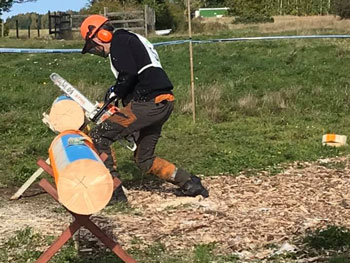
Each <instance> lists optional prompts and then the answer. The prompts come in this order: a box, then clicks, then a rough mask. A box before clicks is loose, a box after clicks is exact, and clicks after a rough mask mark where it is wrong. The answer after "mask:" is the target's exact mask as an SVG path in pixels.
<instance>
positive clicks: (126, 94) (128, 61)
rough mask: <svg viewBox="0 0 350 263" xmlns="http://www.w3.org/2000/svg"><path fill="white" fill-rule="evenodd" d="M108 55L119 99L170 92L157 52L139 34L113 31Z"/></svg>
mask: <svg viewBox="0 0 350 263" xmlns="http://www.w3.org/2000/svg"><path fill="white" fill-rule="evenodd" d="M109 58H110V62H111V70H112V72H113V73H114V75H115V77H116V80H117V81H116V84H115V88H116V89H115V90H116V94H117V96H118V98H120V99H123V101H124V100H127V101H130V100H131V99H133V100H136V101H140V100H141V101H148V100H150V99H152V98H154V97H156V96H158V95H160V94H168V93H170V94H172V92H171V90H172V89H173V85H172V83H171V81H170V80H169V78H168V76H167V74H166V73H165V71H164V70H163V68H162V66H161V64H160V60H159V57H158V53H157V51H156V50H155V49H154V47H153V45H152V44H151V43H150V42H149V41H148V40H147V39H146V38H144V37H143V36H141V35H138V34H136V33H133V32H129V31H126V30H123V29H119V30H117V31H115V32H114V33H113V39H112V42H111V48H110V54H109Z"/></svg>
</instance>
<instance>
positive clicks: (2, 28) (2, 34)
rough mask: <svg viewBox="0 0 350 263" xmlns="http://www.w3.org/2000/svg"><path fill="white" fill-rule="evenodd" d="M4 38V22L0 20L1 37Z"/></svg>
mask: <svg viewBox="0 0 350 263" xmlns="http://www.w3.org/2000/svg"><path fill="white" fill-rule="evenodd" d="M4 36H5V22H4V19H2V20H1V37H4Z"/></svg>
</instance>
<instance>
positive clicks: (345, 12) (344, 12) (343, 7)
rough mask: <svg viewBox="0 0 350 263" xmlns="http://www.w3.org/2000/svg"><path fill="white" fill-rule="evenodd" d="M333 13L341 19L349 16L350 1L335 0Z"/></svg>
mask: <svg viewBox="0 0 350 263" xmlns="http://www.w3.org/2000/svg"><path fill="white" fill-rule="evenodd" d="M333 5H334V6H333V9H334V13H335V14H336V15H338V16H340V17H341V19H349V18H350V1H349V0H335V1H334V3H333Z"/></svg>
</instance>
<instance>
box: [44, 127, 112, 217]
mask: <svg viewBox="0 0 350 263" xmlns="http://www.w3.org/2000/svg"><path fill="white" fill-rule="evenodd" d="M49 157H50V161H51V165H52V169H53V175H54V178H55V183H56V187H57V192H58V197H59V201H60V202H61V203H62V204H63V205H64V206H65V207H66V208H67V209H68V210H69V211H72V212H74V213H76V214H81V215H89V214H93V213H96V212H98V211H100V210H101V209H103V208H104V207H105V206H106V205H107V204H108V202H109V200H110V199H111V197H112V193H113V180H112V176H111V174H110V173H109V170H108V169H107V168H106V167H105V165H104V163H103V162H102V160H101V159H100V157H99V156H98V154H97V153H96V151H95V149H94V147H93V143H92V141H91V139H90V138H89V137H88V136H87V135H85V134H84V133H83V132H81V131H77V130H69V131H65V132H63V133H61V134H59V135H58V136H57V137H56V138H55V139H54V140H53V142H52V143H51V146H50V149H49Z"/></svg>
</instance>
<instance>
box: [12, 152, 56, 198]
mask: <svg viewBox="0 0 350 263" xmlns="http://www.w3.org/2000/svg"><path fill="white" fill-rule="evenodd" d="M45 162H46V163H47V164H50V159H49V158H47V160H46V161H45ZM43 171H44V170H43V169H42V168H41V167H40V168H39V169H38V170H36V171H35V173H33V174H32V176H31V177H29V179H28V180H27V181H26V182H25V183H24V184H23V185H22V186H21V187H20V188H19V189H18V190H17V192H16V193H15V194H14V195H13V196H11V198H10V199H11V200H17V199H18V198H20V197H21V195H22V194H23V193H24V191H25V190H27V189H28V187H29V186H31V185H32V183H34V181H35V180H36V179H37V178H38V177H39V176H40V175H41V174H42V172H43Z"/></svg>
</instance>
